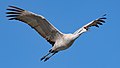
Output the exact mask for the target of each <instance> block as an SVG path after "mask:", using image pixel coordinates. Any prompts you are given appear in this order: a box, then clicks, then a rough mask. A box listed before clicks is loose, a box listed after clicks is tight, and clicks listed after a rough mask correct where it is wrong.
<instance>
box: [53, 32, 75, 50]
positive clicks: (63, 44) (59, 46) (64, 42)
mask: <svg viewBox="0 0 120 68" xmlns="http://www.w3.org/2000/svg"><path fill="white" fill-rule="evenodd" d="M75 37H76V35H74V34H63V37H61V38H59V39H57V40H56V43H55V44H54V46H53V47H52V50H55V51H61V50H65V49H67V48H69V47H70V46H71V45H72V44H73V42H74V41H75V39H76V38H75Z"/></svg>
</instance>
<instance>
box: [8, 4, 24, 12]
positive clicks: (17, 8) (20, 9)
mask: <svg viewBox="0 0 120 68" xmlns="http://www.w3.org/2000/svg"><path fill="white" fill-rule="evenodd" d="M9 7H11V8H15V9H18V10H21V11H24V9H21V8H18V7H16V6H12V5H9Z"/></svg>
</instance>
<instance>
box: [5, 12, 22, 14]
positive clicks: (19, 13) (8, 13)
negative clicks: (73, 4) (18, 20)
mask: <svg viewBox="0 0 120 68" xmlns="http://www.w3.org/2000/svg"><path fill="white" fill-rule="evenodd" d="M6 14H21V13H19V12H6Z"/></svg>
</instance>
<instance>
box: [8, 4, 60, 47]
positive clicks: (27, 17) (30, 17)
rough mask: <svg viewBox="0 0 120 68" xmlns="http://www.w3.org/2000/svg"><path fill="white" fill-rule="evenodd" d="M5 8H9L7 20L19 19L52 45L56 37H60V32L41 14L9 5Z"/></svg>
mask: <svg viewBox="0 0 120 68" xmlns="http://www.w3.org/2000/svg"><path fill="white" fill-rule="evenodd" d="M7 10H9V12H6V14H8V16H7V17H9V20H19V21H22V22H24V23H26V24H28V25H30V26H31V27H32V28H33V29H35V30H36V31H37V32H38V33H39V34H40V35H41V36H42V37H43V38H45V39H46V40H47V41H48V42H49V43H50V44H52V46H53V45H54V43H55V42H56V40H57V39H58V38H60V37H62V33H61V32H60V31H59V30H58V29H56V28H55V27H54V26H53V25H52V24H50V22H48V21H47V20H46V19H45V18H44V17H43V16H41V15H37V14H35V13H32V12H29V11H26V10H23V9H21V8H18V7H15V6H9V7H8V8H7Z"/></svg>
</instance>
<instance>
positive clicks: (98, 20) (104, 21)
mask: <svg viewBox="0 0 120 68" xmlns="http://www.w3.org/2000/svg"><path fill="white" fill-rule="evenodd" d="M97 21H100V22H103V23H105V21H104V20H101V19H98V20H97Z"/></svg>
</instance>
